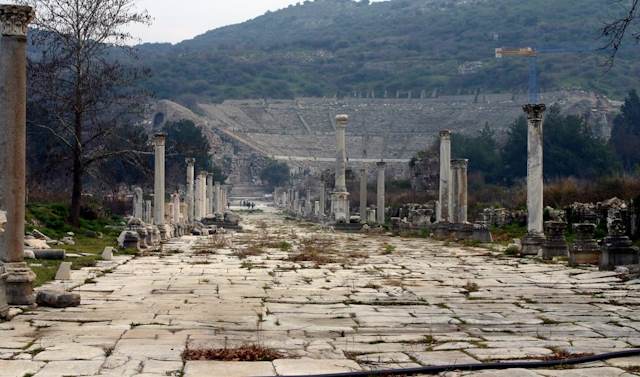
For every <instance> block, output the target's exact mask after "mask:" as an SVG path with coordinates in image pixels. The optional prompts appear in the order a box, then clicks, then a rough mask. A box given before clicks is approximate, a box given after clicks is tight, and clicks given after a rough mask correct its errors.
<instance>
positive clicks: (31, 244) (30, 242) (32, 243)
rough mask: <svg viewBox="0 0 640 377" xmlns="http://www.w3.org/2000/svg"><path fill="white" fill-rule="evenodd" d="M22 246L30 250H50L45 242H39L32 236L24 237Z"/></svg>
mask: <svg viewBox="0 0 640 377" xmlns="http://www.w3.org/2000/svg"><path fill="white" fill-rule="evenodd" d="M24 246H26V247H28V248H31V249H50V248H51V247H50V246H49V244H48V243H47V241H45V240H39V239H37V238H35V237H34V236H26V237H25V238H24Z"/></svg>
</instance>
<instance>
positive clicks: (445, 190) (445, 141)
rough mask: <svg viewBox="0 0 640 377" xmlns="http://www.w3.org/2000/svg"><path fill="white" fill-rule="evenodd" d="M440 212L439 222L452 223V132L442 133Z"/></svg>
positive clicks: (444, 131) (438, 215) (445, 131)
mask: <svg viewBox="0 0 640 377" xmlns="http://www.w3.org/2000/svg"><path fill="white" fill-rule="evenodd" d="M438 202H439V203H440V211H439V212H438V213H437V216H436V217H437V218H438V219H437V220H438V222H445V223H448V222H451V131H449V130H443V131H440V195H439V198H438Z"/></svg>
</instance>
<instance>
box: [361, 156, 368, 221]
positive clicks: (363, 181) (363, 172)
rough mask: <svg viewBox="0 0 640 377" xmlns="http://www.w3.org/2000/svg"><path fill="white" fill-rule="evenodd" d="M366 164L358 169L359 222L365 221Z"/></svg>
mask: <svg viewBox="0 0 640 377" xmlns="http://www.w3.org/2000/svg"><path fill="white" fill-rule="evenodd" d="M367 194H368V189H367V166H366V165H365V166H364V167H363V168H362V169H360V222H361V223H366V222H367Z"/></svg>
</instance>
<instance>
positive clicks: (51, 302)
mask: <svg viewBox="0 0 640 377" xmlns="http://www.w3.org/2000/svg"><path fill="white" fill-rule="evenodd" d="M36 303H37V304H38V305H40V306H44V307H49V308H69V307H74V306H79V305H80V295H79V294H77V293H71V292H64V291H52V290H44V291H39V292H38V294H37V296H36Z"/></svg>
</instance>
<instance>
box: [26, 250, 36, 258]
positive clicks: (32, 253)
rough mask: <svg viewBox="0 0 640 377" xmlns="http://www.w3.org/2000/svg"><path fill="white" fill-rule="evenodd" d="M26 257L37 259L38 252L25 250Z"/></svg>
mask: <svg viewBox="0 0 640 377" xmlns="http://www.w3.org/2000/svg"><path fill="white" fill-rule="evenodd" d="M24 259H36V254H35V253H34V252H33V250H25V251H24Z"/></svg>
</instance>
